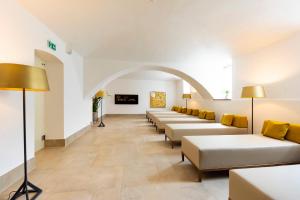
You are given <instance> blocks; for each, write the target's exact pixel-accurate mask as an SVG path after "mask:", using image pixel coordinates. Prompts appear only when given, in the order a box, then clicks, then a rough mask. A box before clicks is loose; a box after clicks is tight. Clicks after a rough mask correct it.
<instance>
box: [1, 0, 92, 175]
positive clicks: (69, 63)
mask: <svg viewBox="0 0 300 200" xmlns="http://www.w3.org/2000/svg"><path fill="white" fill-rule="evenodd" d="M0 5H1V6H0V19H3V20H1V27H2V28H1V35H0V44H1V45H0V62H2V63H3V62H12V63H22V64H28V65H34V64H35V58H34V56H35V54H34V50H35V49H40V50H44V51H47V52H49V53H51V54H54V55H55V56H56V57H57V58H59V59H60V60H61V61H62V62H63V63H64V74H65V77H64V81H65V88H64V90H65V102H64V104H65V106H64V113H65V126H64V127H65V137H67V136H69V135H70V134H72V133H74V132H75V131H77V130H79V129H81V128H83V126H86V125H88V124H89V122H90V121H91V112H92V111H91V105H90V100H87V99H84V98H83V90H82V88H83V84H82V83H83V77H82V76H83V59H82V57H81V56H80V55H78V54H77V53H76V52H74V51H73V54H72V55H68V54H66V53H65V43H64V42H63V41H62V40H61V39H60V38H58V37H57V36H56V35H55V34H53V33H52V32H51V31H50V30H49V29H48V28H47V27H46V26H44V25H43V24H42V23H40V22H39V21H38V20H36V19H35V18H34V17H33V16H31V15H30V14H29V13H27V12H26V11H25V10H24V9H23V8H22V7H21V6H20V5H19V4H18V3H17V1H16V0H0ZM4 19H5V20H4ZM49 39H51V40H52V41H54V42H55V43H56V44H57V51H56V52H53V51H51V50H49V49H48V48H47V40H49ZM50 87H51V86H50ZM34 101H35V98H34V93H31V92H28V93H27V116H28V118H27V141H28V151H27V154H28V159H31V158H33V157H34V130H35V118H34V116H35V111H34V108H35V105H34ZM0 110H1V112H0V121H1V126H0V160H1V163H0V176H1V175H2V174H4V173H6V172H8V171H10V170H11V169H13V168H15V167H16V166H18V165H20V164H22V162H23V145H22V144H23V138H22V131H23V127H22V96H21V93H20V92H14V91H0Z"/></svg>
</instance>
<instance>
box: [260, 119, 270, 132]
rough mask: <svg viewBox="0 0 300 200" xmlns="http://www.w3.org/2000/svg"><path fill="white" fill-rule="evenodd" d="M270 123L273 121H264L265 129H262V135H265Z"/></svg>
mask: <svg viewBox="0 0 300 200" xmlns="http://www.w3.org/2000/svg"><path fill="white" fill-rule="evenodd" d="M270 121H271V120H265V121H264V124H263V127H262V129H261V133H262V134H265V131H266V128H267V126H268V124H269V122H270Z"/></svg>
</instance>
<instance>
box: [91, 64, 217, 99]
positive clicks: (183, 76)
mask: <svg viewBox="0 0 300 200" xmlns="http://www.w3.org/2000/svg"><path fill="white" fill-rule="evenodd" d="M147 70H152V71H162V72H166V73H170V74H173V75H175V76H178V77H180V78H181V79H183V80H185V81H186V82H188V83H189V84H190V85H191V86H192V87H193V88H195V90H196V91H197V92H198V93H199V94H200V95H201V96H202V97H203V98H204V99H212V95H211V94H210V93H209V92H208V91H207V90H206V88H205V87H203V85H201V84H200V83H199V82H198V81H196V80H195V79H194V78H192V77H191V76H189V75H188V74H186V73H184V72H182V71H180V70H177V69H174V68H171V67H164V66H155V65H152V66H151V65H149V66H143V67H135V68H128V69H125V70H121V71H119V72H117V73H115V74H113V75H111V76H109V77H107V78H106V79H104V80H102V81H101V82H100V83H98V84H97V85H96V86H95V87H94V88H93V89H92V90H91V91H90V92H89V93H88V97H90V98H91V97H92V96H94V95H95V93H96V92H97V91H99V90H100V89H102V88H104V87H105V86H106V85H107V84H108V83H109V82H111V81H113V80H115V79H117V78H119V77H121V76H124V75H126V74H129V73H133V72H138V71H147Z"/></svg>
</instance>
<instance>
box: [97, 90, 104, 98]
mask: <svg viewBox="0 0 300 200" xmlns="http://www.w3.org/2000/svg"><path fill="white" fill-rule="evenodd" d="M104 96H105V91H104V90H100V91H99V92H97V93H96V97H97V98H99V97H101V98H102V97H104Z"/></svg>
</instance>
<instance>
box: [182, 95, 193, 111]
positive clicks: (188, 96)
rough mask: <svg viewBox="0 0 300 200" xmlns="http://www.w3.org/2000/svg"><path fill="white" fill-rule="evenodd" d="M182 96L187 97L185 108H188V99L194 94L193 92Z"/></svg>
mask: <svg viewBox="0 0 300 200" xmlns="http://www.w3.org/2000/svg"><path fill="white" fill-rule="evenodd" d="M182 98H183V99H185V108H186V109H187V108H188V106H187V101H188V99H191V98H192V95H191V94H183V95H182Z"/></svg>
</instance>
